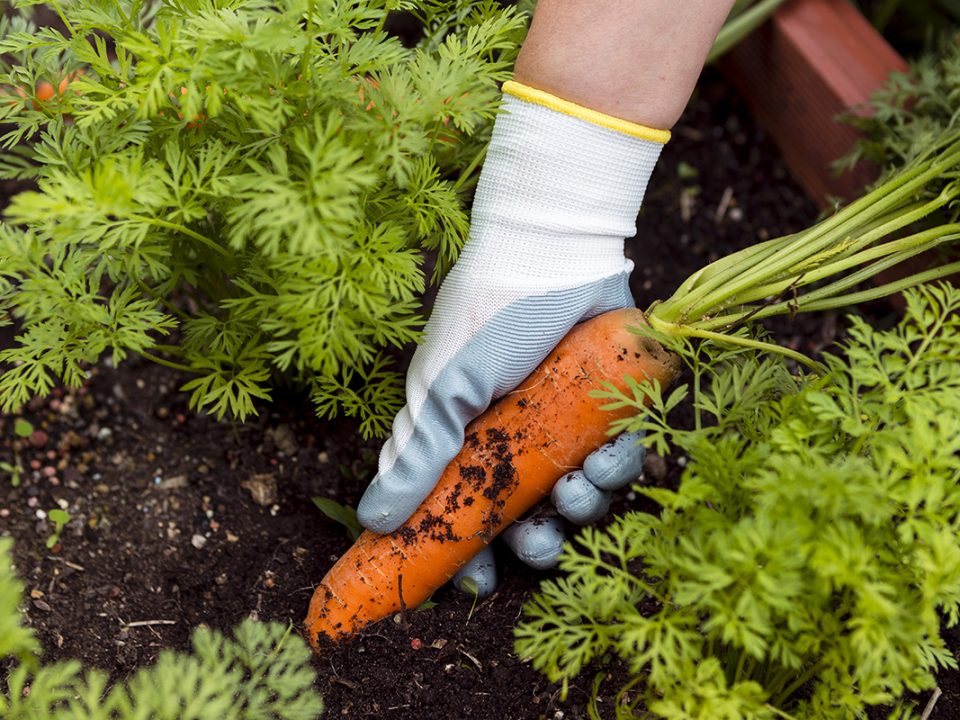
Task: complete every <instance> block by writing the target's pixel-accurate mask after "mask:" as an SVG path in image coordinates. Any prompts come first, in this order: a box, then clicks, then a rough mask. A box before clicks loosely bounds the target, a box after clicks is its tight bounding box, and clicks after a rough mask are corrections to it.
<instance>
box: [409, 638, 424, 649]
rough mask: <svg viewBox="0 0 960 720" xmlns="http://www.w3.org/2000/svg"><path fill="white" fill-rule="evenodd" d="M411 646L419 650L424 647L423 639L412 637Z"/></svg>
mask: <svg viewBox="0 0 960 720" xmlns="http://www.w3.org/2000/svg"><path fill="white" fill-rule="evenodd" d="M410 647H412V648H413V649H414V650H419V649H420V648H422V647H423V640H421V639H420V638H411V640H410Z"/></svg>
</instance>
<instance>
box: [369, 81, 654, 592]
mask: <svg viewBox="0 0 960 720" xmlns="http://www.w3.org/2000/svg"><path fill="white" fill-rule="evenodd" d="M504 92H505V96H504V102H503V107H502V110H503V112H502V114H500V115H499V116H498V117H497V120H496V123H495V125H494V130H493V136H492V139H491V142H490V147H489V149H488V152H487V158H486V161H485V163H484V168H483V171H482V173H481V177H480V182H479V184H478V187H477V193H476V198H475V201H474V208H473V214H472V222H471V231H470V238H469V240H468V242H467V243H466V245H465V247H464V249H463V252H462V253H461V256H460V259H459V261H458V262H457V263H456V265H455V266H454V267H453V269H452V270H451V271H450V273H449V274H448V275H447V277H446V279H445V280H444V282H443V285H442V286H441V288H440V292H439V294H438V296H437V300H436V303H435V305H434V309H433V313H432V315H431V317H430V320H429V321H428V323H427V325H426V328H425V331H424V338H423V341H422V343H421V345H420V346H419V347H418V348H417V351H416V353H415V354H414V357H413V360H412V362H411V364H410V368H409V370H408V373H407V404H406V405H405V406H404V408H403V409H402V410H401V411H400V413H399V414H398V415H397V417H396V419H395V420H394V424H393V434H392V436H391V437H390V439H389V440H387V442H386V444H385V445H384V447H383V450H382V452H381V454H380V464H379V472H378V474H377V476H376V477H375V478H374V479H373V481H372V482H371V484H370V487H369V488H368V489H367V491H366V493H365V494H364V496H363V498H362V499H361V501H360V505H359V507H358V510H357V516H358V518H359V520H360V522H361V524H362V525H363V526H364V527H366V528H368V529H370V530H373V531H375V532H379V533H387V532H392V531H393V530H396V529H397V528H398V527H399V526H400V525H401V524H402V523H403V522H404V521H405V520H406V519H407V518H408V517H409V516H410V515H411V514H412V513H413V511H414V510H415V509H416V508H417V507H418V506H419V505H420V503H421V502H422V501H423V500H424V498H425V497H426V496H427V495H428V494H429V493H430V491H431V490H432V489H433V487H434V485H435V484H436V482H437V479H438V478H439V477H440V475H441V473H442V472H443V469H444V468H445V467H446V465H447V464H448V463H449V462H450V460H452V459H453V457H454V456H455V455H456V454H457V452H459V450H460V448H461V446H462V444H463V437H464V427H465V426H466V425H467V423H469V422H470V421H471V420H472V419H473V418H475V417H476V416H477V415H479V414H480V413H482V412H483V411H484V410H485V409H486V408H487V407H488V406H489V405H490V403H491V401H492V400H494V399H496V398H499V397H501V396H503V395H505V394H506V393H508V392H509V391H511V390H512V389H513V388H515V387H516V386H517V385H519V384H520V382H521V381H522V380H523V379H524V378H526V376H527V375H529V374H530V372H531V371H532V370H533V369H534V368H535V367H536V366H537V365H539V364H540V363H541V362H542V361H543V359H544V358H545V357H546V356H547V354H548V353H549V352H550V351H551V350H552V349H553V348H554V346H555V345H556V344H557V343H558V342H559V341H560V340H561V339H562V338H563V337H564V335H566V334H567V332H569V330H570V329H571V328H572V327H573V325H574V324H576V323H577V322H580V321H581V320H585V319H587V318H590V317H593V316H594V315H598V314H600V313H603V312H606V311H608V310H614V309H618V308H623V307H627V306H632V305H633V298H632V297H631V295H630V290H629V287H628V283H627V281H628V278H629V274H630V271H631V270H632V269H633V263H632V262H631V261H630V260H627V259H626V258H625V257H624V254H623V241H624V238H626V237H628V236H631V235H633V234H634V232H635V221H636V216H637V213H638V210H639V206H640V202H641V200H642V198H643V193H644V191H645V189H646V184H647V180H648V179H649V176H650V173H651V172H652V170H653V166H654V164H655V163H656V160H657V157H658V156H659V153H660V149H661V147H662V143H663V142H665V137H664V135H666V136H668V134H666V133H663V131H651V130H648V129H646V128H642V127H640V126H636V125H631V124H629V123H623V122H622V121H616V120H615V119H613V118H607V117H606V116H602V115H599V114H597V113H592V112H591V111H587V110H585V109H583V108H578V107H577V106H571V105H570V104H569V103H564V102H563V101H560V100H558V99H557V98H553V96H549V95H546V94H545V93H539V92H538V91H533V90H531V89H530V88H526V87H524V86H519V85H517V84H515V83H507V84H506V85H505V86H504ZM581 111H582V112H581ZM604 119H606V120H608V121H611V122H608V123H606V125H605V124H603V120H604ZM598 120H599V121H600V122H599V123H598ZM628 131H632V132H628ZM642 461H643V455H642V449H641V448H640V447H639V446H638V445H637V438H636V437H625V438H621V439H619V440H618V441H617V442H615V443H613V444H611V445H610V446H607V447H606V448H603V449H601V451H598V452H596V453H594V454H593V455H592V456H591V457H590V458H589V459H588V461H587V463H586V464H585V467H584V471H583V472H576V473H571V474H569V475H567V476H565V477H564V478H563V479H562V480H561V481H560V482H558V484H557V487H556V488H555V489H554V493H553V500H554V503H555V504H556V506H557V508H558V510H559V511H560V513H561V514H563V515H564V516H566V517H568V518H570V519H571V520H573V521H575V522H591V521H593V520H595V519H596V518H597V517H599V516H601V515H602V514H603V513H604V512H605V511H606V508H607V506H608V504H609V492H610V491H611V490H612V489H614V488H616V487H620V486H622V485H623V484H624V483H626V482H629V481H630V480H632V479H634V478H635V477H636V476H637V475H638V474H639V473H640V469H641V465H642ZM504 537H505V538H506V540H507V542H508V544H509V545H511V547H513V549H514V550H515V551H516V552H517V554H518V555H519V556H520V557H521V558H522V559H523V560H525V561H527V562H528V563H530V564H532V565H534V566H535V567H549V566H550V565H551V564H553V563H555V562H556V559H557V556H558V554H559V552H560V549H561V547H562V544H563V535H562V532H561V530H560V529H559V522H558V521H557V520H556V519H553V520H548V521H529V522H525V523H518V524H515V525H514V526H513V527H511V528H508V530H507V531H505V532H504ZM465 575H469V576H471V577H473V578H474V580H475V581H476V582H477V584H478V587H479V588H480V590H481V593H482V594H486V593H489V592H490V591H492V589H493V585H494V584H495V582H496V581H495V574H494V572H493V563H492V556H491V555H490V554H489V552H487V551H485V552H483V553H481V555H480V556H479V557H478V558H477V559H475V560H474V561H473V562H471V563H469V564H468V566H467V567H466V568H464V570H463V571H461V574H460V575H459V576H458V577H460V578H462V577H463V576H465Z"/></svg>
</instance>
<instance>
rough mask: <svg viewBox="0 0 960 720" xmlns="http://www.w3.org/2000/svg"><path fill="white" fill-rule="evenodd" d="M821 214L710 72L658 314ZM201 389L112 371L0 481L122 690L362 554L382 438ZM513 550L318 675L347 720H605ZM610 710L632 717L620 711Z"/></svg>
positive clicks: (671, 169) (168, 376) (634, 246)
mask: <svg viewBox="0 0 960 720" xmlns="http://www.w3.org/2000/svg"><path fill="white" fill-rule="evenodd" d="M681 163H683V164H682V165H681ZM815 216H816V210H815V208H814V206H813V205H812V204H811V203H810V202H808V201H807V200H806V198H805V197H804V196H803V195H802V194H801V192H800V191H799V189H798V188H797V187H796V186H795V184H794V183H793V182H792V181H791V180H790V179H789V178H788V177H787V173H786V171H785V169H784V167H783V165H782V163H781V161H780V160H779V156H778V154H777V152H776V151H775V149H774V148H773V147H772V146H771V144H770V143H769V141H768V140H767V139H766V137H765V136H764V134H763V132H762V131H760V130H759V129H758V128H757V127H756V126H754V125H753V124H752V122H751V121H750V119H749V117H748V116H747V114H746V111H745V109H744V107H743V105H742V104H741V103H740V101H739V100H738V99H737V98H736V97H734V96H733V95H732V94H731V92H730V91H729V90H728V89H727V87H726V86H725V85H724V84H723V83H722V82H721V81H720V80H718V78H717V77H716V76H714V75H712V74H710V73H708V74H707V76H706V80H705V82H704V83H703V84H702V85H701V89H700V90H699V94H698V97H697V98H696V99H695V100H694V102H693V103H692V104H691V107H690V109H689V111H688V112H687V114H686V115H685V116H684V118H683V120H682V121H681V123H680V125H679V126H678V127H677V129H676V132H675V135H674V140H673V141H672V142H671V143H670V144H669V145H668V146H667V148H666V150H665V151H664V154H663V158H662V159H661V161H660V164H659V166H658V168H657V170H656V173H655V175H654V177H653V179H652V181H651V183H650V189H649V191H648V194H647V198H646V201H645V204H644V211H643V213H642V216H641V219H640V223H639V235H638V238H637V239H634V240H633V241H631V242H630V243H629V248H630V254H631V255H632V257H633V258H634V260H635V262H636V263H637V269H636V271H635V273H634V292H635V295H636V298H637V302H638V304H639V305H641V306H644V305H646V304H648V303H649V302H651V301H652V300H654V299H655V298H658V297H665V296H667V295H669V294H670V292H672V290H673V288H674V287H675V286H676V285H677V283H678V282H679V281H681V280H682V279H683V278H685V277H686V276H687V275H688V274H689V273H690V272H692V271H693V270H695V269H696V268H698V267H700V266H701V265H702V264H704V263H705V262H708V261H710V260H713V259H716V258H718V257H720V256H721V255H724V254H726V253H728V252H730V251H732V250H734V249H737V248H740V247H742V246H744V245H745V244H748V243H751V242H754V241H756V240H759V239H764V238H767V237H773V236H776V235H779V234H783V233H788V232H792V231H795V230H797V229H799V228H801V227H803V226H805V225H807V224H809V222H810V221H812V220H813V219H814V218H815ZM776 331H777V332H778V334H779V336H780V337H781V338H786V339H787V340H788V341H789V342H791V343H792V344H794V345H795V346H798V347H803V348H804V349H806V350H817V349H819V348H822V347H823V346H824V345H825V344H828V343H830V342H831V341H832V340H834V339H835V337H836V334H837V323H836V321H835V319H834V318H832V317H829V316H828V317H826V318H824V317H822V316H821V317H818V318H811V319H806V320H803V321H802V322H798V323H789V322H786V323H780V324H779V325H778V326H777V327H776ZM182 382H183V378H182V377H181V376H179V375H177V374H176V373H174V372H172V371H168V370H166V369H164V368H159V367H156V366H153V365H148V364H146V363H143V362H140V361H130V362H126V363H124V364H123V366H122V367H121V368H119V369H111V368H109V367H107V366H106V365H105V364H104V365H103V366H101V367H98V368H97V369H96V370H95V371H94V372H93V373H92V375H91V378H90V381H89V384H88V386H87V387H86V388H84V389H83V390H81V391H79V392H76V393H70V394H63V393H57V394H55V395H54V396H53V397H51V398H49V399H47V400H46V401H43V402H36V403H33V404H32V405H31V406H30V408H29V409H28V410H27V411H26V412H25V413H24V417H26V418H27V419H28V420H30V421H31V422H32V423H34V425H35V426H36V427H37V428H38V429H40V430H42V434H40V433H38V434H36V435H35V436H34V437H33V438H31V440H32V442H31V441H30V440H24V441H19V442H18V443H17V444H18V446H19V449H18V451H17V452H18V453H19V455H20V460H21V462H22V463H23V464H24V466H25V467H27V468H29V469H28V471H27V472H26V474H25V476H24V478H23V483H22V485H21V487H19V488H13V487H11V486H10V485H9V483H8V482H7V481H6V479H5V478H4V480H3V482H2V483H0V532H2V534H4V535H11V536H13V537H14V538H15V539H16V548H15V558H16V566H17V570H18V572H19V574H20V575H21V576H22V577H23V579H24V580H25V582H26V584H27V589H28V593H29V598H28V603H29V604H28V606H27V609H26V610H27V612H26V621H27V622H28V623H29V624H30V625H31V626H33V627H34V628H35V629H36V631H37V633H38V635H39V637H40V640H41V641H42V643H43V647H44V659H45V661H47V662H50V661H54V660H57V659H61V658H79V659H81V660H83V662H84V663H85V664H88V665H96V666H99V667H101V668H104V669H106V670H108V671H109V672H110V673H111V674H112V675H113V676H114V677H115V678H120V677H124V676H126V675H127V674H129V673H130V672H131V671H133V670H134V669H135V668H137V667H138V666H140V665H143V664H145V663H150V662H152V661H153V660H154V659H155V658H156V656H157V654H158V653H159V652H160V651H161V650H162V649H164V648H174V649H180V650H185V649H188V648H189V642H188V638H189V634H190V631H191V629H192V628H193V627H194V626H195V625H197V624H199V623H205V624H207V625H209V626H212V627H215V628H220V629H223V630H225V631H227V630H229V629H230V628H231V627H232V626H233V625H235V624H236V623H237V622H239V621H240V620H242V619H243V618H245V617H249V616H253V617H258V618H260V619H263V620H276V621H280V622H285V623H286V622H290V623H294V625H295V626H296V627H298V628H299V626H300V622H301V621H302V619H303V616H304V614H305V612H306V608H307V604H308V602H309V600H310V596H311V593H312V589H313V586H314V585H315V583H316V582H317V581H318V580H319V579H320V578H321V577H322V576H323V574H324V573H325V571H326V570H327V569H328V568H329V567H330V565H331V564H332V563H333V562H334V560H335V559H336V558H337V556H338V555H339V554H341V553H342V552H343V551H344V550H346V548H347V547H348V546H349V539H348V538H347V536H346V535H345V533H344V532H343V531H342V529H341V528H340V527H339V526H337V525H335V524H334V523H332V522H331V521H329V520H328V519H327V518H326V517H325V516H323V515H322V514H321V513H320V512H319V511H318V510H317V509H316V508H315V507H314V506H313V504H312V503H311V501H310V498H311V497H313V496H323V497H327V498H332V499H334V500H337V501H338V502H341V503H345V504H348V505H355V504H356V502H357V500H358V499H359V497H360V494H361V493H362V491H363V488H364V486H365V484H366V483H367V482H368V481H369V479H370V478H371V477H372V475H373V472H374V468H375V461H376V452H377V449H378V445H377V444H376V443H366V442H361V441H360V440H359V436H358V434H357V432H356V427H355V426H354V425H353V424H352V423H350V422H347V421H338V422H334V423H327V422H322V421H319V420H317V419H316V418H315V417H314V415H313V413H312V410H311V408H310V407H309V404H308V403H307V402H306V401H305V400H304V399H303V398H301V397H297V396H289V397H279V398H277V401H276V402H275V403H274V404H273V405H271V406H270V407H269V408H266V409H265V411H264V413H263V414H262V415H261V416H260V417H259V418H256V419H254V420H252V421H251V422H248V423H246V424H244V425H237V426H235V427H234V426H232V425H231V424H229V423H225V422H222V423H218V422H216V421H214V420H212V419H210V418H207V417H197V416H196V415H194V414H193V413H191V412H190V411H189V410H188V408H187V398H186V395H184V394H183V393H181V392H179V391H178V390H177V388H178V386H179V385H180V384H181V383H182ZM12 425H13V418H10V417H7V418H0V438H5V441H4V444H3V446H2V448H0V460H7V461H9V460H12V459H13V457H12V456H13V454H14V446H13V440H12V438H13V436H14V434H13V430H12ZM652 470H653V474H655V475H656V476H658V478H659V479H660V480H661V481H663V482H670V481H671V479H672V478H675V477H676V464H675V461H674V460H673V459H671V458H668V459H667V460H666V462H665V463H664V464H663V465H662V466H657V467H655V468H652ZM628 497H629V496H627V495H623V496H621V497H619V498H618V500H617V505H616V506H615V509H619V510H622V509H624V508H626V507H627V506H629V505H630V504H631V502H633V501H631V500H630V499H628ZM58 505H59V506H61V507H63V508H65V509H67V510H68V511H69V513H70V515H71V518H72V520H71V522H70V523H69V525H68V526H67V527H66V528H65V529H64V531H63V534H62V537H61V539H60V542H59V543H58V544H57V545H55V546H54V548H53V549H52V550H47V549H46V547H45V540H46V539H47V537H48V536H49V535H50V534H51V532H52V527H51V526H50V524H49V523H48V521H47V520H45V519H44V517H45V514H46V512H48V511H49V510H50V509H52V508H55V507H57V506H58ZM501 555H502V556H503V557H502V560H503V564H502V572H501V575H502V582H501V585H500V587H499V589H498V591H497V592H496V593H495V594H494V595H492V596H491V597H490V598H488V599H486V600H484V601H482V602H480V603H478V604H477V605H476V607H472V601H471V599H470V598H467V597H465V596H463V595H461V594H459V593H457V592H455V591H452V590H450V589H444V590H441V591H440V592H438V593H437V595H436V596H435V597H434V600H435V601H436V602H437V603H438V604H437V605H436V606H435V607H433V608H432V609H429V610H425V611H421V612H409V613H406V614H404V616H402V617H401V616H397V617H396V618H394V619H392V620H387V621H384V622H382V623H380V624H378V625H376V626H374V627H372V628H370V629H369V630H367V631H366V632H364V633H361V634H360V635H359V636H358V637H356V638H355V639H353V640H352V641H351V642H348V643H345V644H344V645H343V646H341V647H338V648H331V649H328V650H327V651H326V652H325V653H324V654H323V655H322V656H321V657H320V658H319V659H318V660H317V661H316V669H317V672H318V675H319V678H320V680H319V689H320V691H321V692H322V694H323V696H324V700H325V702H326V704H327V708H328V709H327V713H326V716H327V717H334V716H342V717H348V718H373V717H377V718H380V717H385V718H417V719H418V720H431V719H433V718H437V719H443V720H448V719H449V718H496V719H498V720H501V719H502V720H524V719H527V718H531V719H533V718H551V719H554V718H556V719H559V718H564V717H566V718H585V717H587V711H586V706H587V703H588V701H589V698H590V695H591V685H592V682H593V674H592V673H584V674H583V675H582V676H581V677H580V678H579V679H578V680H577V682H575V683H573V684H572V685H571V687H570V690H569V694H568V697H567V699H566V700H565V701H561V699H560V688H559V687H558V686H555V685H552V684H551V683H548V682H547V681H546V680H545V679H543V678H542V677H541V676H540V675H538V674H537V673H536V672H535V671H534V670H533V669H532V668H531V667H530V665H529V663H524V662H522V661H521V660H520V659H519V658H517V657H516V656H515V655H514V654H513V642H512V628H513V626H514V625H515V623H516V622H517V620H518V618H519V617H520V615H521V608H522V605H523V603H524V602H525V601H526V600H527V599H528V598H529V597H530V595H531V593H532V592H533V591H534V590H535V589H536V587H537V585H538V583H539V581H540V580H541V579H543V578H544V577H548V576H549V573H538V572H534V571H532V570H530V569H529V568H526V567H524V566H522V565H520V564H519V563H518V562H517V561H515V560H512V559H511V558H509V557H507V556H506V554H505V553H501ZM953 639H954V640H956V639H957V638H953ZM943 686H944V689H945V691H946V695H945V696H944V697H943V698H941V700H940V705H938V707H937V711H936V712H935V713H934V714H933V715H932V716H931V717H933V718H951V717H957V716H960V713H956V714H955V713H954V710H953V709H955V708H957V707H960V705H958V704H957V703H958V692H957V686H956V682H955V680H953V679H952V678H944V683H943ZM611 687H612V686H611ZM601 695H603V692H601ZM598 707H599V708H600V710H601V714H602V715H603V716H604V717H612V716H613V713H612V708H611V707H610V698H609V697H606V696H603V697H601V698H600V701H599V702H598Z"/></svg>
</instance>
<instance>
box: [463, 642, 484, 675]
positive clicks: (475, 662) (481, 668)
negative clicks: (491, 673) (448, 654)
mask: <svg viewBox="0 0 960 720" xmlns="http://www.w3.org/2000/svg"><path fill="white" fill-rule="evenodd" d="M457 650H458V651H459V652H460V654H461V655H463V656H464V657H465V658H467V660H470V661H471V662H472V663H473V664H474V665H476V666H477V670H479V671H480V672H483V664H482V663H481V662H480V661H479V660H477V659H476V658H475V657H474V656H473V655H471V654H470V653H468V652H467V651H466V650H464V649H463V647H461V646H460V645H457Z"/></svg>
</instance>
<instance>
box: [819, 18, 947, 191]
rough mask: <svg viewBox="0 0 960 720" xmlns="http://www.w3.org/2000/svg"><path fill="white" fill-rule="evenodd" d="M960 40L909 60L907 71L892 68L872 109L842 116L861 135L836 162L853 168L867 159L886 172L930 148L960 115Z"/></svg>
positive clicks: (906, 162) (870, 107) (873, 97)
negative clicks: (959, 43) (894, 71)
mask: <svg viewBox="0 0 960 720" xmlns="http://www.w3.org/2000/svg"><path fill="white" fill-rule="evenodd" d="M958 39H960V38H958V36H957V35H956V34H954V35H953V36H952V37H951V39H950V40H951V41H950V42H945V43H943V45H942V47H941V48H940V49H939V50H937V51H935V52H932V53H928V54H926V55H924V56H923V57H921V58H920V59H918V60H916V61H914V62H913V63H911V67H910V71H909V72H908V73H894V74H893V75H891V77H890V79H889V80H888V81H887V83H886V84H885V85H884V86H883V87H882V88H881V89H880V90H878V91H876V92H875V93H873V95H872V96H871V98H870V102H869V104H868V106H869V110H870V112H869V113H866V114H864V113H850V114H847V115H844V116H843V118H842V119H843V120H844V121H845V122H847V123H849V124H851V125H853V126H854V127H856V128H857V129H858V130H859V131H860V134H861V137H860V139H859V140H858V141H857V143H856V144H855V145H854V147H853V149H852V150H851V152H850V153H849V154H848V155H846V156H845V157H843V158H841V159H840V161H839V162H838V168H839V169H841V170H842V169H846V168H850V167H852V166H853V165H855V164H857V163H858V162H859V161H860V160H861V159H867V160H869V161H871V162H873V163H875V164H876V165H878V166H879V167H880V168H882V169H883V170H884V172H885V174H889V173H891V172H894V171H895V170H896V169H897V168H901V167H903V166H904V165H906V164H908V163H910V162H911V161H913V160H914V159H915V158H917V157H919V156H921V155H923V154H924V153H926V152H927V151H928V149H929V148H930V146H931V144H933V143H935V142H936V141H937V139H938V138H939V137H941V136H942V135H943V134H944V133H945V132H949V131H952V130H955V129H956V128H957V127H958V120H960V45H958V43H957V40H958Z"/></svg>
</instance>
